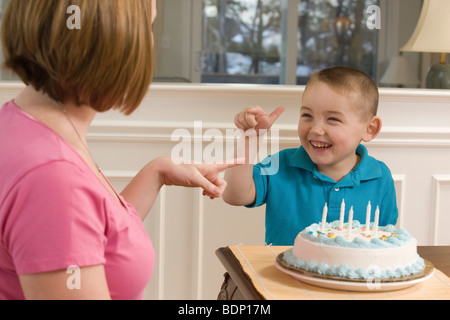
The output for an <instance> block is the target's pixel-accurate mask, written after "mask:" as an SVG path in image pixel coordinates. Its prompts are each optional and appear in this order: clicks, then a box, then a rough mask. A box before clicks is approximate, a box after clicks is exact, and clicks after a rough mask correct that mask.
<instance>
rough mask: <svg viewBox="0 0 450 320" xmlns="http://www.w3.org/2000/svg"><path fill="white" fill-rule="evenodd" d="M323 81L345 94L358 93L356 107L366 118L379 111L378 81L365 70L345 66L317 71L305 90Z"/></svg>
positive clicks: (355, 100)
mask: <svg viewBox="0 0 450 320" xmlns="http://www.w3.org/2000/svg"><path fill="white" fill-rule="evenodd" d="M317 82H323V83H326V84H327V85H328V86H330V88H332V89H334V90H336V91H337V92H339V93H340V94H343V95H351V94H356V97H355V99H353V100H354V102H355V107H356V108H357V110H358V111H359V112H360V113H361V116H362V118H363V119H364V120H369V119H370V118H372V117H373V116H376V115H377V113H378V103H379V99H380V94H379V91H378V87H377V85H376V83H375V82H374V81H373V80H372V79H371V78H370V77H369V76H368V75H367V74H365V73H364V72H362V71H360V70H357V69H354V68H350V67H344V66H338V67H332V68H328V69H324V70H321V71H318V72H315V73H313V74H312V76H311V77H310V79H309V81H308V84H307V85H306V89H305V91H306V90H307V89H308V87H309V86H311V85H312V84H314V83H317Z"/></svg>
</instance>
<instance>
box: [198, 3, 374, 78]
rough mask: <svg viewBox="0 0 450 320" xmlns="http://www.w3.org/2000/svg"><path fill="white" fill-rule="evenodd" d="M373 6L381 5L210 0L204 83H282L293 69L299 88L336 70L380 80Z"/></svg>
mask: <svg viewBox="0 0 450 320" xmlns="http://www.w3.org/2000/svg"><path fill="white" fill-rule="evenodd" d="M373 5H377V6H378V5H379V0H297V1H288V0H204V1H203V53H204V57H203V68H202V82H241V83H242V82H250V83H282V82H283V79H281V78H280V77H282V76H283V74H286V70H285V69H286V68H287V67H288V66H290V68H295V78H296V79H295V82H296V84H304V83H305V82H306V79H308V78H309V76H310V74H311V73H312V72H313V71H314V70H316V69H322V68H325V67H329V66H333V65H348V66H353V67H356V68H358V69H361V70H363V71H365V72H366V73H368V74H369V75H371V76H372V77H373V78H376V67H377V56H376V52H377V47H378V38H377V30H376V29H373V28H372V29H370V28H368V27H367V21H368V19H369V17H370V14H371V12H370V11H369V12H368V10H367V8H369V7H370V6H373ZM292 11H294V14H290V13H291V12H292ZM288 50H290V51H292V50H294V51H295V54H292V52H291V54H290V55H289V56H288V55H287V53H288ZM287 59H290V60H291V61H287Z"/></svg>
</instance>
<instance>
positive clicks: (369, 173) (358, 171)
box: [289, 144, 382, 187]
mask: <svg viewBox="0 0 450 320" xmlns="http://www.w3.org/2000/svg"><path fill="white" fill-rule="evenodd" d="M356 153H357V154H358V155H360V156H361V161H360V163H359V164H358V165H357V166H356V168H355V169H353V171H352V172H350V173H349V174H348V175H346V176H345V177H344V178H343V179H342V180H341V181H339V183H337V184H336V181H334V180H333V179H331V178H329V177H328V176H326V175H324V174H322V173H320V172H319V171H318V170H317V166H316V164H315V163H314V162H312V160H311V158H310V157H309V155H308V153H307V152H306V150H305V149H304V148H303V147H302V146H301V147H300V148H298V150H297V151H296V152H295V153H294V154H293V155H292V157H291V159H290V161H289V165H290V166H291V167H297V168H300V169H304V170H307V171H310V172H311V173H312V174H313V176H314V177H315V178H316V179H320V180H322V181H324V182H330V183H334V184H336V186H339V187H353V186H359V185H360V183H361V181H367V180H373V179H377V178H379V177H381V175H382V171H381V168H380V165H379V164H378V161H377V160H375V159H374V158H372V157H370V156H369V155H368V152H367V149H366V147H365V146H363V145H362V144H361V145H359V146H358V148H357V149H356Z"/></svg>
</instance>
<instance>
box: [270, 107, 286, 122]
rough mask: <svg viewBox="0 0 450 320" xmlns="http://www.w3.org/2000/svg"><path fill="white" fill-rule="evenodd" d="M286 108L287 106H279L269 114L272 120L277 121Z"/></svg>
mask: <svg viewBox="0 0 450 320" xmlns="http://www.w3.org/2000/svg"><path fill="white" fill-rule="evenodd" d="M285 110H286V108H285V107H278V108H276V109H275V111H273V112H272V113H271V114H270V115H269V118H270V120H272V123H273V122H275V121H276V120H277V119H278V118H279V117H280V116H281V114H282V113H283V112H284V111H285Z"/></svg>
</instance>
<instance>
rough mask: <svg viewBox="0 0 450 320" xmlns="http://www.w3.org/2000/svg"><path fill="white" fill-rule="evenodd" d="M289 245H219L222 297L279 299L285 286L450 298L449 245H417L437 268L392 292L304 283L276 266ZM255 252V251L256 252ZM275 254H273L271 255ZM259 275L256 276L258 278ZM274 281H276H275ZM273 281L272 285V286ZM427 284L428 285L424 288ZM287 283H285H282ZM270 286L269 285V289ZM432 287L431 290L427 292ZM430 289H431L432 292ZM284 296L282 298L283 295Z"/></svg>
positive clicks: (298, 291) (332, 294)
mask: <svg viewBox="0 0 450 320" xmlns="http://www.w3.org/2000/svg"><path fill="white" fill-rule="evenodd" d="M288 248H289V247H264V246H262V247H246V246H230V247H225V248H220V249H218V250H217V251H216V255H217V256H218V258H219V260H220V261H221V262H222V264H223V266H224V267H225V269H226V271H227V273H226V274H225V281H224V283H223V285H222V288H221V291H220V293H219V296H218V299H219V300H267V299H272V298H273V299H277V295H274V294H272V293H271V290H275V289H274V287H273V286H278V284H277V282H279V283H280V284H279V288H276V290H282V292H283V294H282V295H279V296H281V297H284V298H285V297H286V296H288V297H290V296H289V294H291V291H292V298H294V297H295V299H302V297H303V298H312V299H343V298H344V299H345V298H351V299H355V298H356V299H390V298H392V299H408V298H411V299H424V298H425V299H426V298H429V299H449V300H450V278H449V277H450V246H426V247H425V246H424V247H418V252H419V255H420V256H421V257H422V258H424V259H426V260H428V261H430V262H431V263H432V264H433V265H434V267H435V272H434V274H433V276H432V278H430V279H429V280H426V281H424V282H422V283H420V284H417V285H414V286H413V287H411V288H406V289H401V290H397V291H393V292H392V293H384V292H373V293H366V292H363V293H358V292H354V293H353V292H347V291H340V290H333V289H326V288H320V287H316V286H313V285H309V284H306V283H302V282H300V281H298V280H296V279H294V278H292V277H291V276H289V275H287V274H284V273H283V272H281V271H280V270H278V269H276V267H275V266H274V261H275V257H276V255H277V254H279V253H281V252H284V251H285V250H287V249H288ZM253 253H255V254H253ZM271 255H272V256H271ZM255 276H256V278H255ZM274 283H275V285H274ZM270 285H272V287H270ZM424 285H426V289H424V288H425V287H424ZM283 286H284V287H283ZM267 287H269V289H267ZM427 291H429V292H427ZM430 292H431V293H430ZM284 298H283V299H284Z"/></svg>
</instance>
